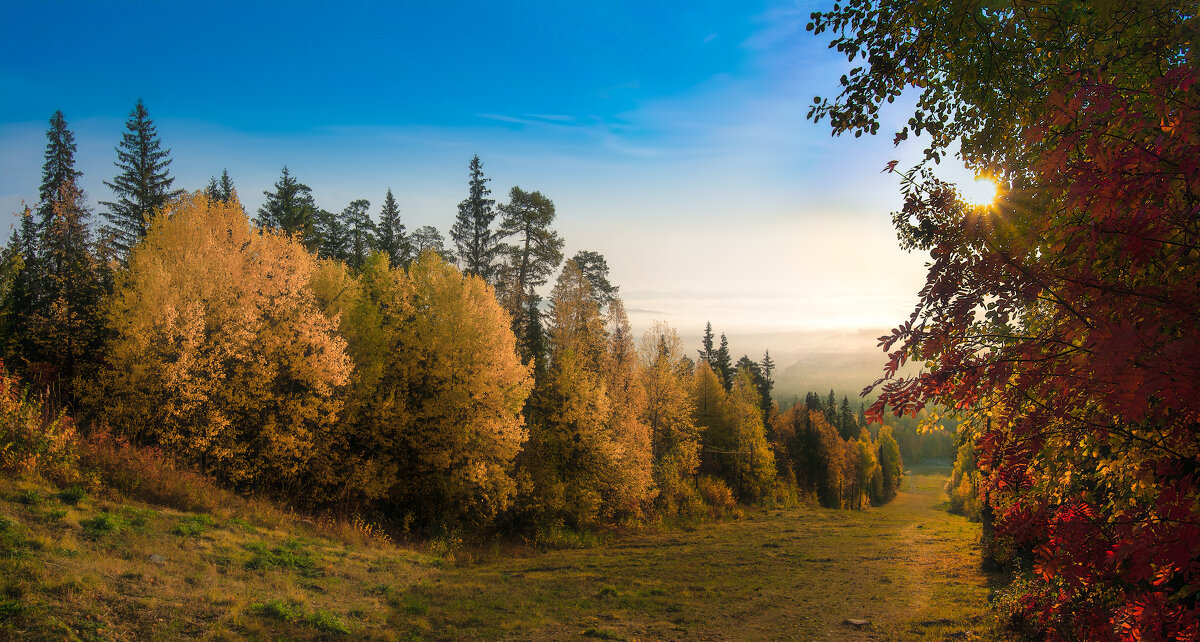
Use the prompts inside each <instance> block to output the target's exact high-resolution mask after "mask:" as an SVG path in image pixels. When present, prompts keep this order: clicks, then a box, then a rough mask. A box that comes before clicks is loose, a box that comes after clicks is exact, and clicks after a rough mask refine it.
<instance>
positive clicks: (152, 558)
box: [149, 553, 167, 564]
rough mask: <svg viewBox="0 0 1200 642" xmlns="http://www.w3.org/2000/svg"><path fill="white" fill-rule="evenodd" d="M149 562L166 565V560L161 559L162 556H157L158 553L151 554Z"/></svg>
mask: <svg viewBox="0 0 1200 642" xmlns="http://www.w3.org/2000/svg"><path fill="white" fill-rule="evenodd" d="M149 560H150V561H151V562H153V563H154V564H166V563H167V558H165V557H163V556H162V555H159V554H158V553H151V554H150V557H149Z"/></svg>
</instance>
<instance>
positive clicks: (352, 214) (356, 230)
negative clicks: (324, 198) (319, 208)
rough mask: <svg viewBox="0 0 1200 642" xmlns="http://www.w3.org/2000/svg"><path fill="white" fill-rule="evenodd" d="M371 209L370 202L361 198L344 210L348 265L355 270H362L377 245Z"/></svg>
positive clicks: (343, 219) (343, 218) (343, 220)
mask: <svg viewBox="0 0 1200 642" xmlns="http://www.w3.org/2000/svg"><path fill="white" fill-rule="evenodd" d="M370 207H371V202H370V201H368V200H366V199H364V198H360V199H357V200H354V201H351V202H350V204H349V205H347V206H346V209H344V210H342V222H343V224H344V225H345V226H346V241H347V247H346V263H347V264H348V265H349V266H350V267H351V268H352V269H354V270H359V269H362V266H363V264H364V263H366V260H367V256H368V255H370V254H371V248H372V247H374V245H375V222H374V221H372V220H371V214H370V213H369V212H368V210H369V209H370Z"/></svg>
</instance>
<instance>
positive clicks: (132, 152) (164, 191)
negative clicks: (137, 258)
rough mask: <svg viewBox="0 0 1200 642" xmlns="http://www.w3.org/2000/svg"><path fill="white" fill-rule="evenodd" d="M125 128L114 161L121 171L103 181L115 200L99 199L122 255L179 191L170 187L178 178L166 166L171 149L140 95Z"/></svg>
mask: <svg viewBox="0 0 1200 642" xmlns="http://www.w3.org/2000/svg"><path fill="white" fill-rule="evenodd" d="M125 129H126V130H128V131H126V132H125V134H124V135H123V136H122V137H121V143H120V145H118V146H117V148H116V149H117V160H116V162H115V163H113V164H114V165H116V166H117V168H118V169H119V170H121V171H120V173H118V174H117V176H116V177H115V178H113V180H112V182H111V183H110V182H108V181H105V182H104V184H105V185H107V186H108V188H109V189H111V190H112V191H113V194H114V195H115V196H116V200H115V201H101V202H100V204H101V205H104V206H105V207H107V208H108V210H107V211H106V212H104V213H103V216H104V218H105V220H107V221H108V225H106V226H105V228H104V229H105V233H106V235H107V236H108V237H109V238H110V239H111V244H112V246H113V248H114V249H115V250H116V252H117V254H118V256H119V257H120V258H122V259H124V258H126V257H127V256H128V255H129V249H130V248H132V247H133V246H134V245H136V244H137V242H138V241H140V240H142V237H143V236H145V235H146V229H147V228H148V227H149V225H150V219H151V218H153V216H154V213H155V212H157V211H160V210H162V209H163V207H164V206H165V205H166V204H167V201H169V200H170V199H171V198H173V197H174V196H175V195H177V194H178V193H179V192H178V190H176V191H172V190H171V183H173V182H174V181H175V179H173V178H171V176H170V175H169V173H168V170H167V168H168V167H169V166H170V164H171V159H170V158H168V156H169V155H170V153H171V150H169V149H161V147H162V143H161V142H160V141H159V139H158V129H157V128H156V127H155V126H154V122H153V121H151V120H150V113H149V112H148V111H146V106H145V105H144V104H142V101H141V99H140V98H139V99H138V101H137V105H135V106H134V108H133V111H131V112H130V113H129V120H127V121H126V122H125Z"/></svg>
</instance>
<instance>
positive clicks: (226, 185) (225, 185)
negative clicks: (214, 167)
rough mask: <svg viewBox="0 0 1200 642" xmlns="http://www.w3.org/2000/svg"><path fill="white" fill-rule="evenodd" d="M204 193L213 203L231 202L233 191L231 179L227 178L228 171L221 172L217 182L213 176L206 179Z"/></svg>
mask: <svg viewBox="0 0 1200 642" xmlns="http://www.w3.org/2000/svg"><path fill="white" fill-rule="evenodd" d="M204 193H205V194H207V195H208V198H210V199H212V200H214V201H219V202H221V203H228V202H230V201H232V200H233V196H234V189H233V179H231V178H229V170H228V169H222V170H221V180H219V181H218V180H217V178H216V177H215V176H214V177H212V178H210V179H208V187H205V188H204Z"/></svg>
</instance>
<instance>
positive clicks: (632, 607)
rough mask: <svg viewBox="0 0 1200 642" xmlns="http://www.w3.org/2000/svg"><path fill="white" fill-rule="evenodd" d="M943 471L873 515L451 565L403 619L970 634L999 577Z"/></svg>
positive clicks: (723, 528)
mask: <svg viewBox="0 0 1200 642" xmlns="http://www.w3.org/2000/svg"><path fill="white" fill-rule="evenodd" d="M947 472H948V471H946V470H945V469H925V470H920V471H918V474H910V475H909V476H908V477H906V479H905V487H904V489H903V490H902V491H901V493H900V494H899V496H898V497H897V498H896V499H895V501H893V502H892V503H890V504H888V505H886V506H883V507H881V508H875V509H871V510H868V511H865V512H856V511H841V510H827V509H819V508H797V509H789V510H772V511H762V510H758V511H748V512H747V515H746V516H745V517H744V518H742V519H740V520H736V521H729V522H723V523H717V524H706V525H702V526H700V527H698V528H696V529H695V530H691V531H690V532H670V533H662V534H654V535H642V536H634V537H631V538H625V539H621V540H618V541H616V542H613V543H611V544H607V545H602V546H599V547H595V548H591V549H583V550H564V551H553V552H548V553H543V554H539V555H536V556H534V557H529V558H523V559H512V558H508V559H499V560H495V561H491V562H486V563H483V564H479V565H473V566H469V567H462V568H455V569H450V570H448V571H446V572H444V573H441V574H438V575H436V576H431V577H430V578H428V580H427V581H426V582H425V583H423V584H420V585H418V586H416V587H414V588H413V589H411V595H410V596H409V599H410V600H412V602H411V603H412V604H419V605H420V607H419V608H416V609H410V610H408V611H407V612H404V613H403V614H402V616H401V617H400V618H398V619H399V620H400V622H397V624H401V623H403V624H402V626H405V627H408V630H409V632H411V633H412V634H413V635H414V636H421V637H432V638H443V639H451V638H459V639H461V638H472V637H474V638H482V639H489V638H497V637H504V636H513V637H518V638H550V639H568V638H576V639H578V637H579V636H583V637H592V638H600V639H630V640H632V639H690V640H710V639H764V638H766V639H801V640H809V639H836V640H852V639H935V640H942V639H947V637H949V638H950V639H971V638H974V637H977V636H978V635H980V634H981V633H982V631H983V629H986V628H987V624H986V623H985V622H983V621H982V613H983V612H984V610H985V601H986V596H987V592H988V588H989V582H994V581H996V580H997V579H998V578H995V577H989V576H987V575H986V574H984V573H982V572H981V571H980V570H979V564H978V558H977V555H976V553H977V550H976V546H975V540H976V538H977V532H978V526H977V525H975V524H970V523H969V522H967V520H965V519H963V518H961V517H958V516H954V515H950V514H948V513H947V512H945V510H944V506H945V501H944V500H945V496H944V494H943V493H942V484H943V483H944V482H945V479H946V473H947ZM847 619H855V620H860V619H865V620H868V621H869V622H870V624H869V625H868V626H864V627H862V628H856V627H854V626H852V625H849V624H845V623H844V621H845V620H847Z"/></svg>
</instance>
